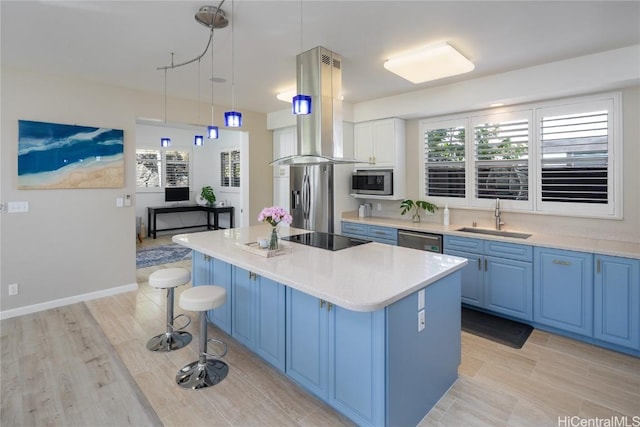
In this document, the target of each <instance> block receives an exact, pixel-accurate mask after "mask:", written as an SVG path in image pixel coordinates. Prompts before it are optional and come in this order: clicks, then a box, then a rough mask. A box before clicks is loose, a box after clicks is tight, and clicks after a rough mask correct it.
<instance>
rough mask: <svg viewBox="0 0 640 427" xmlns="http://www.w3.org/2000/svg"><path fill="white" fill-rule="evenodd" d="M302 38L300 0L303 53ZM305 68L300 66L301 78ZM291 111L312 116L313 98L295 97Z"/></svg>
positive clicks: (305, 96) (300, 94)
mask: <svg viewBox="0 0 640 427" xmlns="http://www.w3.org/2000/svg"><path fill="white" fill-rule="evenodd" d="M302 36H303V31H302V0H300V53H302V52H303V43H302V40H303V39H302ZM303 67H304V65H302V64H300V76H303V75H304V68H303ZM300 89H301V88H298V90H300ZM291 111H292V112H293V114H304V115H306V114H311V97H310V96H309V95H303V94H302V93H298V95H296V96H294V97H293V100H292V101H291Z"/></svg>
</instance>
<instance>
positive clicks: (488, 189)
mask: <svg viewBox="0 0 640 427" xmlns="http://www.w3.org/2000/svg"><path fill="white" fill-rule="evenodd" d="M530 117H531V113H530V112H524V113H522V112H515V113H508V114H494V115H490V116H480V117H475V118H474V119H473V122H472V123H473V138H474V139H473V144H474V169H475V176H474V178H475V182H474V184H475V185H474V187H475V191H474V196H475V199H476V200H477V199H491V200H495V199H496V198H500V199H504V200H514V201H522V202H527V203H524V204H523V205H524V206H521V207H524V208H528V207H530V204H529V203H528V200H529V159H528V157H529V133H530V132H529V123H530V121H531V120H530ZM474 204H480V205H486V204H482V203H478V202H476V203H474ZM510 205H511V207H517V204H515V203H511V204H510Z"/></svg>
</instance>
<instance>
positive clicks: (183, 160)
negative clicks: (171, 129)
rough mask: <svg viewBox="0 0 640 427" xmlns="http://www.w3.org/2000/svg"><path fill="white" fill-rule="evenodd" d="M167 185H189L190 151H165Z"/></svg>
mask: <svg viewBox="0 0 640 427" xmlns="http://www.w3.org/2000/svg"><path fill="white" fill-rule="evenodd" d="M164 158H165V165H166V167H165V169H166V171H167V172H166V174H165V186H166V187H188V186H189V152H188V151H175V150H171V151H165V153H164Z"/></svg>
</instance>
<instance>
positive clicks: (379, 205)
mask: <svg viewBox="0 0 640 427" xmlns="http://www.w3.org/2000/svg"><path fill="white" fill-rule="evenodd" d="M376 209H377V210H379V211H381V210H382V203H376Z"/></svg>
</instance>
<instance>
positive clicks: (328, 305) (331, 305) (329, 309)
mask: <svg viewBox="0 0 640 427" xmlns="http://www.w3.org/2000/svg"><path fill="white" fill-rule="evenodd" d="M331 307H333V304H331V303H330V302H329V303H327V311H331Z"/></svg>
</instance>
